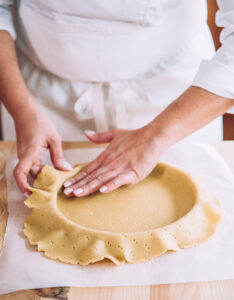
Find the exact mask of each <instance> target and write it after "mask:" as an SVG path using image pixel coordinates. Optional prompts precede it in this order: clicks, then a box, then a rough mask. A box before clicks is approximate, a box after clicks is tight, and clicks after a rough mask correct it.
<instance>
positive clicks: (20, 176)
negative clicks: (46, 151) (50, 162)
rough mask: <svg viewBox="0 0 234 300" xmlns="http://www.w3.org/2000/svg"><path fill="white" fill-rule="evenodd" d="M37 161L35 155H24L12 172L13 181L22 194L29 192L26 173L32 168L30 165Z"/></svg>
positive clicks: (36, 155)
mask: <svg viewBox="0 0 234 300" xmlns="http://www.w3.org/2000/svg"><path fill="white" fill-rule="evenodd" d="M37 159H38V154H37V153H34V152H32V153H30V154H28V153H26V154H25V156H24V157H22V158H21V159H20V161H19V163H18V164H17V166H16V168H15V170H14V176H15V180H16V182H17V184H18V186H19V188H20V190H21V191H22V192H24V193H27V192H29V191H28V188H29V184H28V178H27V177H28V173H29V171H30V169H31V167H32V165H33V164H34V163H35V162H36V160H37Z"/></svg>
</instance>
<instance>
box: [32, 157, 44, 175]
mask: <svg viewBox="0 0 234 300" xmlns="http://www.w3.org/2000/svg"><path fill="white" fill-rule="evenodd" d="M43 167H44V165H43V164H42V163H41V162H40V161H39V162H38V163H37V164H34V165H33V166H32V167H31V170H30V174H31V176H32V177H33V178H36V177H37V175H38V174H39V173H40V172H41V170H42V168H43Z"/></svg>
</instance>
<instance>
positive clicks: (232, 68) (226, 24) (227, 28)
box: [0, 0, 234, 98]
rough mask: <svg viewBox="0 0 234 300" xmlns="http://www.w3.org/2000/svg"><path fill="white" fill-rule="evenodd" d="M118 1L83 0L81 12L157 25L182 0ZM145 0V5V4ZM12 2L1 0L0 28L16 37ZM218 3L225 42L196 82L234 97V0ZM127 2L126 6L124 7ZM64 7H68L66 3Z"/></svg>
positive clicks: (51, 7) (49, 7)
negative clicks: (11, 8) (146, 12)
mask: <svg viewBox="0 0 234 300" xmlns="http://www.w3.org/2000/svg"><path fill="white" fill-rule="evenodd" d="M33 2H35V3H36V1H31V3H33ZM75 2H76V1H75ZM114 2H115V1H114ZM114 2H113V1H100V0H92V1H87V5H86V1H83V2H82V4H81V5H80V6H79V12H78V13H79V14H80V15H81V17H85V18H87V17H88V18H96V19H102V18H103V15H105V18H106V16H108V17H107V18H110V20H115V21H127V22H135V23H137V24H139V25H153V26H155V25H157V24H160V23H162V22H163V20H164V19H165V17H166V16H168V14H170V12H171V11H172V10H173V9H174V8H175V7H176V6H177V5H179V2H180V1H178V0H167V1H165V0H164V1H161V3H160V2H158V1H148V2H147V1H144V2H142V1H141V0H138V1H134V5H132V1H123V0H122V2H121V1H120V0H118V5H114V4H115V3H114ZM119 2H121V3H119ZM70 3H71V2H70ZM142 3H145V5H144V6H143V5H142ZM11 4H13V0H0V30H6V31H8V32H9V33H10V34H11V36H12V38H13V39H16V32H15V29H14V26H13V22H12V16H11V12H10V5H11ZM218 5H219V11H218V12H217V15H216V23H217V25H218V26H221V27H223V30H222V33H221V38H220V39H221V42H222V46H221V48H220V49H219V50H218V51H217V52H216V54H215V55H214V57H213V58H212V59H210V60H203V61H202V63H201V65H200V68H199V70H198V73H197V75H196V76H195V78H194V81H193V83H192V84H193V85H195V86H198V87H201V88H204V89H206V90H208V91H210V92H212V93H215V94H217V95H220V96H223V97H227V98H234V1H231V0H218ZM44 6H45V7H44V8H45V10H46V11H47V12H49V13H51V14H52V15H53V16H55V17H56V14H58V16H59V13H60V10H61V8H60V4H59V1H58V2H56V8H55V6H54V3H53V0H52V1H47V2H45V3H44ZM123 6H125V7H124V9H123ZM62 7H63V9H64V3H63V4H62ZM76 7H77V3H76ZM113 7H114V8H113ZM118 8H121V12H120V11H118ZM149 8H150V13H148V14H147V15H146V14H145V11H144V9H145V10H146V9H148V10H149ZM42 9H43V7H42ZM126 11H127V12H128V13H127V14H126V16H125V14H124V12H126ZM129 12H131V13H129ZM75 13H76V12H75ZM201 14H202V13H201ZM126 18H127V19H126Z"/></svg>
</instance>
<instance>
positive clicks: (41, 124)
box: [14, 110, 72, 196]
mask: <svg viewBox="0 0 234 300" xmlns="http://www.w3.org/2000/svg"><path fill="white" fill-rule="evenodd" d="M19 115H20V114H19ZM15 128H16V136H17V148H18V158H19V163H18V164H17V166H16V168H15V170H14V176H15V179H16V182H17V184H18V186H19V188H20V190H21V191H22V192H24V193H25V195H26V196H28V195H29V194H30V192H29V191H28V188H29V184H28V181H27V176H28V174H29V173H31V175H32V176H34V177H35V176H36V175H37V174H38V173H39V172H40V170H41V168H42V166H43V165H42V164H41V161H40V154H41V153H42V152H43V151H45V150H47V149H49V150H50V156H51V160H52V162H53V164H54V166H55V167H56V168H58V169H60V170H64V171H66V170H71V169H72V167H71V166H70V165H69V164H68V163H67V162H66V161H65V160H64V157H63V152H62V145H61V138H60V136H59V134H58V132H57V130H56V128H55V127H54V125H53V124H52V123H51V122H50V121H49V120H48V119H47V118H46V117H45V116H44V115H43V113H42V112H41V111H39V110H33V111H32V112H31V113H30V114H27V116H26V115H22V116H20V117H19V118H18V119H17V120H15Z"/></svg>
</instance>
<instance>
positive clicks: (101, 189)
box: [99, 185, 108, 193]
mask: <svg viewBox="0 0 234 300" xmlns="http://www.w3.org/2000/svg"><path fill="white" fill-rule="evenodd" d="M99 191H100V192H101V193H106V192H107V191H108V187H107V186H106V185H103V186H102V187H101V188H100V189H99Z"/></svg>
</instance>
